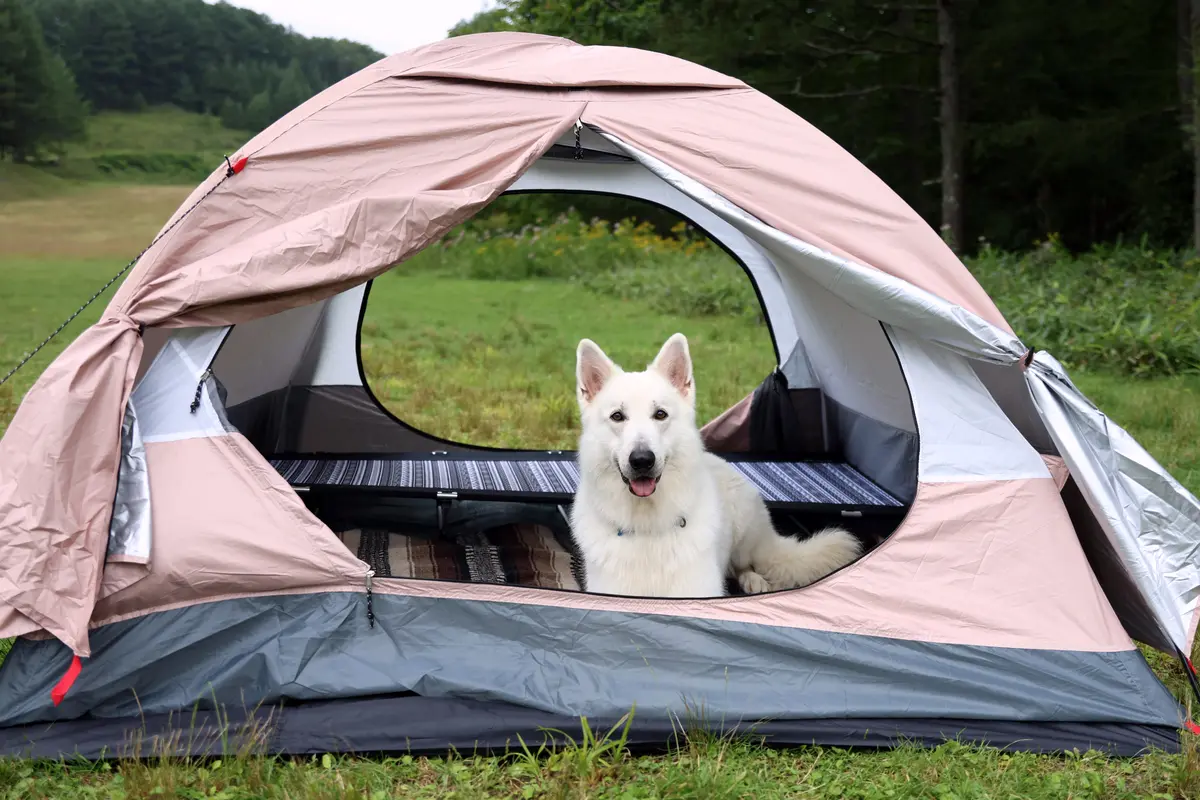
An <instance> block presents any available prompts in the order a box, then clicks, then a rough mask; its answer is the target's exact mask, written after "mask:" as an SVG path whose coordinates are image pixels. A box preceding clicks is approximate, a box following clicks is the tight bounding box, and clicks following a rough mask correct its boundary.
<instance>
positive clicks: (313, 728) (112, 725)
mask: <svg viewBox="0 0 1200 800" xmlns="http://www.w3.org/2000/svg"><path fill="white" fill-rule="evenodd" d="M672 723H673V721H672V720H670V719H663V718H644V717H636V716H635V719H634V722H633V725H632V727H631V730H630V732H629V739H628V742H629V746H630V747H631V748H633V749H636V750H639V751H647V750H649V751H654V750H663V749H666V748H668V747H670V746H672V745H673V744H674V743H676V742H677V741H678V736H679V728H680V726H679V723H678V721H674V724H672ZM589 724H590V726H591V728H592V729H593V730H594V731H600V732H604V731H607V730H608V729H609V728H611V727H612V726H613V725H614V724H615V721H614V720H595V719H593V720H590V721H589ZM708 727H709V728H711V729H713V730H714V732H718V733H720V732H730V731H734V730H740V731H742V732H744V733H745V734H746V735H747V736H749V737H754V738H759V737H761V738H762V739H763V740H765V743H766V744H768V745H771V746H775V747H786V746H803V745H813V744H816V745H825V746H836V747H847V748H865V749H886V748H891V747H895V746H897V745H898V744H901V743H907V744H919V745H923V746H937V745H938V744H941V743H944V742H946V741H960V742H970V743H976V744H984V745H990V746H993V747H999V748H1004V749H1008V750H1014V751H1022V752H1037V753H1061V752H1067V751H1071V750H1075V749H1078V750H1081V751H1086V750H1098V751H1101V752H1104V753H1107V754H1109V755H1113V756H1135V755H1140V754H1143V753H1144V752H1146V750H1147V749H1149V748H1156V749H1158V750H1162V751H1166V752H1169V753H1176V752H1179V750H1180V738H1179V732H1178V731H1176V730H1175V729H1174V728H1171V727H1167V726H1152V725H1135V724H1113V723H1086V722H1058V723H1050V722H1017V721H1005V720H954V719H786V720H773V721H769V722H764V723H761V724H746V725H742V726H738V725H735V724H732V723H729V722H727V723H726V724H725V725H723V726H722V725H720V724H719V723H712V724H710V725H709V726H708ZM546 729H558V730H561V731H565V732H567V733H568V734H569V735H570V736H572V737H574V738H576V739H578V738H579V736H580V724H579V721H578V720H577V719H573V718H570V717H564V716H558V715H554V714H548V713H544V712H541V711H537V710H534V709H529V708H523V707H518V706H512V705H506V704H502V703H495V702H490V703H489V702H484V701H476V700H456V699H447V698H433V697H420V696H416V695H393V696H384V697H367V698H357V699H347V700H329V701H322V702H312V703H302V704H297V705H285V706H280V707H276V708H273V709H271V710H260V711H259V712H258V713H257V714H255V715H253V717H252V718H250V719H248V718H247V716H246V715H245V714H242V713H233V712H229V713H228V714H216V713H213V712H209V711H197V712H191V711H183V712H179V713H176V714H172V715H166V714H164V715H154V716H148V717H145V718H144V719H81V720H72V721H65V722H55V723H47V724H35V725H27V726H21V727H13V728H0V756H11V757H16V758H36V759H47V758H48V759H58V758H84V759H89V760H103V759H125V758H149V757H157V756H161V755H165V754H171V755H176V756H195V757H206V756H217V755H220V754H221V753H222V752H223V747H224V748H225V749H226V750H227V751H232V752H246V751H247V750H252V751H255V752H259V753H262V754H272V755H284V756H291V755H297V756H298V755H313V754H323V753H357V754H363V755H376V754H395V753H411V754H414V755H416V754H428V755H439V754H445V753H448V752H449V751H450V750H451V749H454V750H456V751H457V752H458V753H460V754H463V755H467V754H472V753H478V754H483V753H491V754H497V753H503V752H504V751H505V750H506V749H515V748H518V747H519V746H520V745H519V741H518V738H517V737H518V735H519V736H520V737H521V738H522V739H524V741H525V742H526V743H527V744H530V745H531V746H533V747H536V746H537V745H538V744H540V743H542V742H544V741H548V737H549V736H550V735H549V734H547V733H546ZM549 743H551V744H558V743H561V741H560V737H558V736H554V737H550V738H549Z"/></svg>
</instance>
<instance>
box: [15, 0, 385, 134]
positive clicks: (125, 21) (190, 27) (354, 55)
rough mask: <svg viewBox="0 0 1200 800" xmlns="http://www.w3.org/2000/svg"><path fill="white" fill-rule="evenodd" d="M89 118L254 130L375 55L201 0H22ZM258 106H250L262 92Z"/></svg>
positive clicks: (360, 47) (255, 15)
mask: <svg viewBox="0 0 1200 800" xmlns="http://www.w3.org/2000/svg"><path fill="white" fill-rule="evenodd" d="M30 2H31V3H32V5H33V8H34V10H35V11H36V12H37V14H38V16H39V18H40V19H41V20H42V23H43V25H44V26H45V29H46V40H47V42H48V44H49V45H50V47H51V48H52V49H53V50H54V51H55V52H57V53H58V54H59V55H60V56H62V57H63V58H64V59H65V60H66V63H67V65H68V66H69V67H70V68H71V70H72V71H73V72H74V73H75V75H76V78H77V80H78V82H79V85H80V88H81V90H82V91H83V95H84V97H85V98H86V99H87V100H88V101H89V102H90V103H91V104H92V106H93V107H94V108H96V109H99V110H137V109H140V108H142V107H143V106H147V105H150V106H161V105H168V104H169V105H174V106H178V107H179V108H182V109H186V110H189V111H195V112H201V113H208V114H220V115H221V116H222V118H223V119H225V120H226V121H227V122H228V124H229V125H230V127H234V128H245V129H250V130H259V129H261V128H263V127H266V126H267V125H269V124H270V123H271V122H273V121H274V120H276V119H277V118H279V117H280V116H282V115H283V114H285V113H287V112H288V111H290V110H291V109H292V108H294V107H295V106H297V105H299V104H300V103H302V102H304V101H305V100H307V99H308V98H309V97H310V96H312V94H313V93H314V92H315V91H319V90H321V89H324V88H325V87H327V86H329V85H331V84H333V83H335V82H337V81H339V80H341V79H342V78H344V77H346V76H347V75H350V74H351V73H353V72H356V71H357V70H359V69H362V68H363V67H365V66H367V65H368V64H370V63H372V62H374V61H376V60H377V59H378V58H379V57H380V54H379V53H377V52H376V51H374V50H372V49H371V48H369V47H367V46H365V45H361V44H357V43H354V42H348V41H345V40H334V39H309V38H305V37H303V36H301V35H299V34H297V33H295V32H293V31H291V30H289V29H288V28H285V27H283V26H282V25H279V24H277V23H274V22H272V21H271V20H270V19H268V18H267V17H265V16H263V15H262V14H257V13H255V12H253V11H248V10H246V9H242V8H237V7H235V6H232V5H229V4H227V3H206V2H204V0H30ZM264 92H265V93H266V95H267V96H266V97H265V98H261V99H260V98H259V97H258V96H259V95H261V94H262V93H264Z"/></svg>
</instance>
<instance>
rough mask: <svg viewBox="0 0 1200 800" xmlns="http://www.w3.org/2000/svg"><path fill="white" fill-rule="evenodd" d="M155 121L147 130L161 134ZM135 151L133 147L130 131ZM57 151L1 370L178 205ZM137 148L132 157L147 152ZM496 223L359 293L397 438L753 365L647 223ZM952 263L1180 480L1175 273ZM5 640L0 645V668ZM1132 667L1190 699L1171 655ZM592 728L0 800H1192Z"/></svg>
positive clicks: (156, 763)
mask: <svg viewBox="0 0 1200 800" xmlns="http://www.w3.org/2000/svg"><path fill="white" fill-rule="evenodd" d="M133 117H134V118H133V119H129V120H123V119H121V118H120V117H113V118H110V119H106V120H104V121H103V122H102V123H100V125H101V127H100V128H99V129H98V131H99V132H98V133H96V134H95V136H96V137H99V136H101V134H102V133H103V131H107V130H114V129H116V130H120V129H122V128H121V126H123V125H125V126H132V128H130V129H136V130H138V131H142V129H143V128H146V124H145V120H139V119H137V118H136V115H133ZM168 118H169V115H166V116H164V117H163V119H160V120H159V121H158V122H156V123H155V125H161V126H163V127H164V129H169V128H170V126H169V125H167V122H165V121H164V120H166V119H168ZM175 122H178V123H179V124H180V125H182V126H183V128H184V129H187V130H191V129H190V128H187V125H186V124H184V123H182V122H179V120H176V121H175ZM171 124H175V123H171ZM139 126H141V127H139ZM152 128H153V126H150V129H152ZM174 135H175V136H176V138H178V136H181V135H183V134H182V132H181V130H176V131H175V133H174ZM221 135H222V136H223V135H224V133H222V134H221ZM197 136H198V137H199V138H198V139H197V140H196V141H190V142H188V144H187V146H188V147H191V148H192V149H193V150H195V151H199V152H208V151H209V150H211V151H212V152H219V151H220V150H221V148H222V147H224V146H225V144H226V143H225V142H221V141H217V142H213V141H212V140H211V139H210V138H208V139H206V138H204V137H205V134H203V133H200V134H197ZM138 137H141V139H145V140H149V139H151V138H152V137H151V136H150V134H148V133H145V132H144V131H143V132H142V133H139V134H138ZM130 138H131V137H130V136H128V135H126V136H123V137H121V140H122V141H124V142H128V141H129V140H130ZM133 138H137V137H133ZM163 141H169V139H167V138H164V139H163ZM79 147H80V149H79V151H78V152H77V154H76V156H75V160H76V162H77V163H78V162H80V161H82V162H84V165H83V166H70V165H69V164H66V165H64V166H66V167H68V168H67V169H65V170H64V171H63V172H60V173H58V174H57V175H55V174H48V173H46V171H44V170H34V169H31V168H24V169H22V168H14V167H13V166H12V165H9V164H3V163H0V287H2V290H0V375H3V374H4V373H6V372H7V371H8V368H9V366H10V365H11V364H13V363H15V362H16V361H17V360H18V359H19V358H20V357H21V355H22V353H23V352H24V351H25V350H27V349H28V348H29V347H30V346H32V345H33V344H36V343H37V342H38V341H40V340H41V339H42V338H43V337H44V336H45V335H46V334H47V333H49V332H50V331H51V330H53V329H54V328H55V327H56V326H57V325H58V323H59V322H61V321H62V319H63V318H65V317H66V316H67V315H68V314H70V313H71V312H73V311H74V310H75V309H76V308H77V307H78V305H79V303H80V302H82V300H83V299H86V298H87V297H88V296H90V295H91V293H92V292H93V291H94V290H95V289H96V288H98V287H99V286H100V285H102V284H103V283H104V282H105V281H106V280H107V279H108V278H109V277H111V276H112V275H113V274H115V273H116V272H117V270H119V269H120V268H121V267H122V266H123V265H124V264H125V263H126V262H127V261H128V259H129V258H131V257H132V256H133V255H135V254H136V253H137V252H139V251H140V250H141V249H142V247H144V246H145V244H146V243H147V242H148V241H149V240H150V239H151V238H152V237H153V235H154V233H155V232H156V231H157V229H158V227H159V226H160V225H161V223H162V221H163V220H164V219H165V218H166V217H167V216H168V215H169V214H170V213H171V211H173V210H174V208H175V207H176V205H177V204H178V203H179V202H180V201H181V200H182V199H183V198H184V197H185V196H186V195H187V193H188V191H189V190H190V186H191V185H190V183H189V184H187V185H184V184H182V183H171V182H170V181H169V180H168V179H167V178H162V177H161V173H155V174H156V175H158V176H159V177H154V178H153V179H152V180H147V179H145V176H144V175H142V174H140V170H139V169H137V168H134V167H130V166H129V164H128V163H125V165H124V166H121V167H120V168H119V169H115V170H113V171H111V172H109V173H105V174H104V175H102V176H100V177H101V178H102V180H98V178H97V175H96V170H98V169H99V168H98V167H95V164H97V163H102V162H104V159H103V158H100V159H99V160H97V159H96V156H98V155H101V156H102V155H103V154H104V153H106V152H116V151H115V150H112V149H110V150H105V149H104V147H110V148H111V145H104V144H97V140H96V139H93V140H92V141H91V142H89V143H88V144H86V145H80V146H79ZM139 148H140V150H139V151H140V152H142V153H148V154H150V156H153V154H155V153H158V152H162V151H161V150H156V149H155V146H154V143H153V142H152V141H146V142H143V144H141V145H139ZM150 156H147V158H146V159H144V161H145V163H151V164H156V163H160V162H157V161H155V159H154V158H153V157H150ZM69 160H70V157H69ZM89 165H90V166H89ZM160 166H161V164H160ZM168 172H169V170H168ZM85 178H86V180H85ZM160 178H161V179H160ZM494 211H497V212H499V213H494V214H492V215H490V216H487V217H486V218H484V219H482V220H480V221H477V222H474V223H471V224H468V225H466V226H464V227H463V228H461V229H459V230H456V231H454V232H452V233H451V234H450V235H449V236H447V237H446V239H445V240H444V241H443V242H442V243H441V244H439V245H437V246H435V247H433V248H431V249H429V250H427V251H426V252H425V253H422V254H420V255H419V256H417V257H416V258H414V259H412V260H411V261H409V262H408V263H406V264H403V265H401V266H400V267H399V268H397V269H396V270H393V271H392V272H390V273H388V274H386V275H384V276H382V277H381V278H379V279H378V280H376V281H375V282H374V285H373V288H372V290H371V296H370V301H369V304H368V311H367V316H366V319H365V322H364V327H363V359H364V365H365V369H366V372H367V375H368V380H369V382H370V384H371V386H372V388H373V389H374V391H375V392H376V394H377V395H378V396H379V397H380V398H381V399H382V400H383V401H384V402H385V403H386V404H387V405H388V406H389V407H390V408H391V409H392V410H393V411H394V412H395V413H397V414H398V415H399V416H401V417H403V418H405V419H407V420H409V421H411V422H412V423H414V424H416V425H417V426H418V427H421V428H424V429H426V430H428V431H430V432H432V433H437V434H439V435H443V436H450V437H453V438H459V439H465V440H469V441H473V442H476V443H481V444H496V445H506V446H532V447H543V446H544V447H565V446H571V444H572V443H573V440H574V436H575V432H576V420H575V415H576V409H575V407H574V399H573V392H572V388H573V385H572V380H573V376H572V371H573V361H574V347H575V343H576V342H577V341H578V339H579V338H580V337H581V336H588V337H590V338H593V339H595V340H596V341H598V342H599V343H600V344H601V345H602V346H603V347H605V348H606V349H607V350H608V351H609V353H610V354H611V355H612V356H613V357H614V358H615V359H616V360H617V361H618V362H621V363H624V364H626V365H627V366H631V367H636V366H638V365H640V364H642V363H645V362H646V361H648V360H649V359H650V358H651V357H652V356H653V355H654V353H655V351H656V350H657V348H658V346H659V344H660V343H661V341H662V340H663V339H665V338H666V336H668V335H669V334H670V333H673V332H674V331H676V330H682V331H684V332H685V333H687V334H688V336H689V338H690V339H691V341H692V346H693V352H694V354H695V357H696V359H697V387H698V393H699V404H700V415H701V417H702V418H708V417H710V416H712V415H713V414H716V413H719V411H721V410H723V409H724V408H725V407H727V406H728V405H730V404H732V403H733V402H736V401H737V400H738V399H740V398H741V397H742V396H744V395H745V394H746V393H747V392H748V391H750V390H751V389H753V388H754V387H755V386H756V385H757V384H758V383H759V382H760V381H761V380H762V378H763V377H764V376H765V375H766V374H767V372H768V371H769V370H770V369H771V367H772V366H773V364H774V356H773V353H772V348H771V343H770V337H769V334H768V332H767V329H766V327H765V326H764V325H763V323H762V320H761V318H760V315H759V312H758V308H757V303H756V301H755V299H754V295H753V291H752V289H751V287H750V284H749V282H748V280H747V279H746V278H745V276H744V275H743V274H742V273H741V272H740V270H739V269H738V268H737V267H736V265H734V264H733V263H732V262H730V261H729V260H728V258H727V257H725V256H724V254H723V253H721V252H720V251H719V250H717V249H715V248H714V247H712V246H711V245H709V244H708V243H707V242H706V241H705V240H704V239H703V238H701V237H699V236H697V235H695V234H694V233H693V232H691V231H689V230H688V229H687V228H686V226H680V227H678V228H675V229H671V230H657V231H656V230H653V229H651V228H650V227H649V226H646V225H641V226H639V225H637V224H635V223H632V222H624V223H620V224H616V225H614V224H610V223H603V222H598V221H594V220H590V219H584V218H582V217H580V216H578V215H567V216H565V217H562V218H546V219H543V220H541V221H540V222H539V221H534V222H533V223H532V224H524V223H522V224H521V225H516V224H514V222H513V219H512V218H511V216H505V213H504V211H505V209H504V208H503V207H502V206H501V207H498V208H497V209H494ZM970 266H971V268H972V269H973V270H974V271H975V273H976V275H977V276H978V277H979V278H980V280H981V282H983V283H984V285H985V287H986V288H987V289H988V290H989V291H990V292H992V294H993V297H994V298H995V299H996V301H997V303H998V304H999V305H1000V307H1001V309H1002V311H1004V313H1005V314H1006V316H1007V317H1008V319H1009V320H1010V321H1011V322H1012V324H1013V325H1014V327H1015V328H1016V329H1017V331H1018V332H1019V333H1020V334H1021V335H1022V336H1023V337H1024V338H1025V339H1026V340H1027V341H1028V342H1029V343H1030V344H1032V345H1034V346H1037V347H1042V348H1045V349H1048V350H1050V351H1051V352H1053V353H1055V354H1056V355H1058V356H1059V357H1061V358H1062V359H1063V360H1064V361H1065V362H1066V363H1067V364H1068V365H1069V366H1070V367H1071V369H1072V377H1073V378H1074V379H1075V380H1076V381H1077V383H1078V384H1079V385H1080V386H1081V388H1082V389H1083V390H1084V391H1085V392H1087V393H1088V394H1089V396H1090V397H1091V398H1092V399H1093V400H1094V401H1095V402H1096V403H1097V404H1098V405H1100V407H1101V408H1103V409H1104V410H1105V411H1106V412H1108V413H1109V414H1110V415H1111V416H1112V417H1113V418H1114V419H1116V420H1117V421H1118V422H1120V423H1121V424H1122V425H1124V426H1125V427H1127V428H1128V429H1129V430H1130V431H1132V432H1133V434H1134V435H1135V436H1137V437H1138V438H1139V440H1140V441H1141V442H1142V443H1143V444H1144V445H1146V447H1147V448H1148V449H1149V450H1150V451H1151V452H1152V453H1154V454H1155V456H1156V457H1158V458H1159V459H1160V460H1161V461H1162V462H1163V463H1164V464H1165V465H1166V466H1167V467H1168V468H1169V469H1171V470H1172V472H1173V473H1174V474H1175V475H1176V476H1177V477H1178V478H1179V479H1180V480H1181V481H1183V482H1184V483H1185V484H1186V485H1187V486H1188V487H1189V488H1191V489H1192V490H1193V491H1200V375H1198V374H1197V367H1198V365H1200V339H1198V336H1200V333H1198V332H1197V329H1196V327H1195V320H1196V314H1195V311H1196V307H1197V306H1196V304H1197V302H1198V297H1200V281H1198V280H1197V274H1198V272H1197V270H1196V266H1197V264H1196V263H1195V262H1193V261H1191V260H1190V259H1189V257H1188V256H1187V255H1185V254H1179V253H1163V252H1156V251H1153V250H1150V249H1147V248H1140V247H1124V248H1114V249H1110V250H1103V251H1096V252H1092V253H1087V254H1083V255H1071V254H1068V253H1065V252H1064V251H1063V250H1062V249H1061V247H1060V246H1059V245H1057V243H1055V242H1054V241H1053V240H1051V241H1050V242H1048V243H1042V244H1039V245H1038V246H1037V247H1035V248H1033V249H1032V250H1031V251H1029V252H1027V253H1023V254H1008V253H999V252H995V251H992V250H990V249H987V248H985V249H984V250H983V251H982V253H981V254H980V255H979V256H978V257H976V258H974V259H972V260H971V262H970ZM109 294H111V292H110V293H109ZM108 296H109V295H106V296H105V297H103V298H101V299H100V300H99V301H97V303H96V304H94V305H93V306H92V307H91V308H89V309H88V310H87V311H86V312H85V313H84V314H83V315H82V316H81V317H80V319H79V320H77V321H76V322H75V323H74V324H73V325H72V326H71V327H70V328H68V329H67V330H66V331H65V332H64V333H63V335H62V336H60V337H59V339H57V340H55V342H53V343H52V344H51V345H50V346H49V347H47V349H46V350H45V351H43V353H41V354H39V356H38V357H36V358H35V359H34V361H32V362H31V363H30V364H29V365H28V366H27V367H26V368H25V369H24V370H22V371H21V372H19V373H17V375H16V376H15V377H14V378H13V380H12V381H10V382H9V383H8V384H6V385H3V386H0V431H3V429H4V427H5V426H6V425H7V423H8V421H9V419H10V418H11V415H12V414H13V413H14V411H15V409H16V406H17V404H18V403H19V401H20V398H21V396H22V395H23V394H24V392H25V391H26V390H27V389H28V387H29V386H30V385H31V383H32V381H33V380H34V379H35V378H36V376H37V374H38V373H39V372H40V370H41V369H43V368H44V367H45V365H46V364H48V363H49V361H50V359H51V358H52V357H53V356H54V355H55V354H56V353H58V352H61V349H62V347H63V346H65V344H66V343H67V342H68V341H69V340H70V338H71V337H72V336H73V335H76V334H78V332H79V331H80V330H82V329H83V327H84V326H85V325H86V324H88V323H90V322H92V321H94V320H95V319H96V318H97V317H98V315H99V314H100V312H101V311H102V309H103V305H104V303H105V302H106V300H107V297H108ZM5 649H6V646H5V643H4V642H0V659H2V658H3V655H4V653H5ZM1144 652H1146V655H1147V657H1148V659H1149V660H1150V661H1151V664H1152V666H1154V668H1155V670H1156V671H1157V672H1158V674H1159V675H1160V676H1161V677H1162V678H1163V680H1164V681H1165V682H1166V683H1167V684H1168V685H1169V686H1170V687H1171V688H1172V690H1173V691H1175V692H1176V693H1177V694H1178V695H1179V696H1180V697H1181V698H1183V699H1185V700H1186V699H1187V696H1186V693H1185V689H1184V685H1183V678H1182V673H1181V671H1180V669H1179V668H1178V665H1176V664H1175V663H1174V662H1172V661H1171V660H1170V659H1167V658H1164V657H1162V656H1161V655H1159V654H1156V653H1153V652H1150V651H1144ZM1195 657H1196V658H1200V651H1198V652H1197V653H1196V654H1195ZM600 733H601V734H602V735H601V738H600V740H599V741H592V742H585V743H581V744H580V745H579V746H577V747H573V748H567V749H566V750H564V751H562V752H560V753H558V754H554V755H547V754H540V755H539V754H537V753H521V752H515V753H514V754H512V755H511V756H509V757H503V758H501V757H494V758H493V757H488V758H483V757H472V756H471V755H470V754H456V755H453V756H451V757H447V758H413V757H403V758H393V759H359V758H343V757H324V758H317V759H310V760H294V761H293V760H284V759H274V758H265V757H260V756H257V755H255V754H253V753H242V754H231V755H227V756H226V757H224V758H222V759H220V760H208V761H204V762H199V761H196V762H187V761H180V760H172V759H149V760H147V761H143V762H134V761H129V762H123V763H115V764H101V765H86V764H73V763H36V764H34V763H27V762H18V761H6V760H0V800H2V799H3V798H16V797H21V798H25V797H55V798H74V797H80V798H83V797H112V798H150V797H161V798H174V797H179V798H194V797H195V798H198V797H220V798H250V797H270V798H297V797H303V798H323V797H367V798H384V797H415V798H422V797H427V798H446V797H464V798H466V797H470V798H474V797H516V798H533V797H552V798H567V797H571V798H574V797H589V798H592V797H595V798H660V797H663V798H665V797H671V798H685V797H686V798H764V799H766V798H783V797H846V798H863V799H864V800H866V798H909V797H911V798H918V797H919V798H985V797H1025V798H1064V797H1074V798H1084V797H1088V798H1090V797H1097V798H1098V797H1104V798H1134V797H1139V798H1144V797H1154V798H1200V750H1197V748H1196V746H1195V743H1194V742H1190V743H1189V747H1188V749H1187V750H1186V751H1185V752H1184V753H1183V754H1182V755H1175V756H1170V755H1165V754H1159V753H1156V754H1150V755H1148V756H1146V757H1144V758H1139V759H1109V758H1105V757H1103V756H1101V755H1099V754H1095V753H1077V754H1070V755H1067V756H1035V755H1027V754H1019V753H1004V752H1000V751H998V750H995V749H989V748H978V747H971V746H965V745H959V744H948V745H944V746H942V747H939V748H936V749H932V750H926V749H919V748H916V747H903V748H900V749H897V750H894V751H889V752H883V753H868V752H847V751H842V750H836V749H827V748H804V749H796V750H774V749H770V748H767V747H763V746H761V745H760V744H758V743H756V742H755V741H753V740H740V741H732V740H726V739H719V738H713V737H710V736H704V735H695V736H685V737H683V738H682V739H681V741H680V743H679V746H678V747H677V748H675V749H673V750H671V751H670V752H667V753H665V754H635V753H630V752H628V751H627V750H626V749H625V748H624V747H623V746H622V745H621V742H620V731H615V732H613V734H612V736H611V737H608V738H605V737H604V736H603V734H606V733H608V732H607V731H604V732H600Z"/></svg>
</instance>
